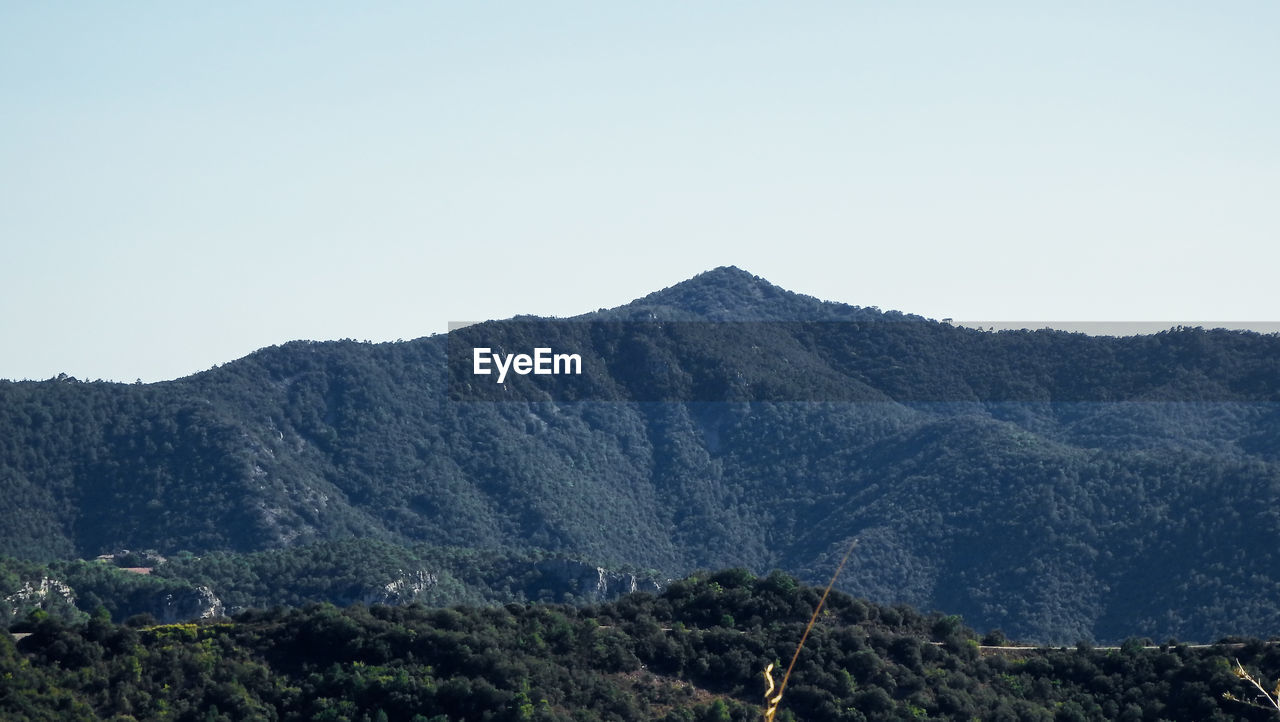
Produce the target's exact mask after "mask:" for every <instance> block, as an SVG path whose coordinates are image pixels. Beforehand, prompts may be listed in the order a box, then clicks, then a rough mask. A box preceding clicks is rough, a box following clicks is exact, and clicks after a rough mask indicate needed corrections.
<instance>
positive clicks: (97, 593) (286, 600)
mask: <svg viewBox="0 0 1280 722" xmlns="http://www.w3.org/2000/svg"><path fill="white" fill-rule="evenodd" d="M130 568H131V569H130ZM143 572H145V573H143ZM664 582H665V579H662V578H659V577H658V576H657V573H656V572H654V571H653V570H648V571H644V570H625V569H622V570H619V569H614V570H603V569H601V568H599V567H597V566H596V565H595V564H591V563H588V562H584V561H580V560H576V559H572V558H566V557H565V556H563V555H556V554H551V553H549V552H543V551H538V550H526V551H508V550H476V549H462V548H448V547H428V546H424V545H418V546H415V547H404V546H397V545H394V544H389V543H386V542H379V541H375V540H359V539H351V540H345V541H336V542H316V543H314V544H309V545H302V546H297V547H290V548H288V549H273V550H267V551H262V552H253V553H249V554H237V553H232V552H215V553H212V554H208V555H205V556H203V557H196V556H193V555H190V554H184V555H181V556H178V557H175V558H172V559H164V558H162V557H158V556H157V555H154V554H150V553H147V554H140V553H136V552H134V553H129V554H121V555H119V556H116V557H115V558H113V559H110V560H95V561H84V560H74V561H55V562H50V563H47V564H39V563H34V562H26V561H21V560H17V559H12V558H3V557H0V622H7V621H9V620H13V619H20V618H23V617H25V616H26V615H27V614H29V613H30V612H32V611H35V610H41V611H44V612H46V613H48V614H49V615H51V616H53V617H55V618H58V619H62V620H64V621H69V622H75V621H83V620H84V619H87V618H88V617H89V616H90V615H92V614H94V613H95V612H98V611H99V610H100V609H101V610H105V612H106V613H107V615H108V617H109V618H110V619H112V620H114V621H116V622H123V621H125V620H127V619H129V618H130V617H133V616H135V615H143V616H144V617H146V618H147V619H149V620H150V621H168V622H174V621H189V620H192V619H196V618H199V617H201V616H221V615H222V614H234V613H236V612H239V611H242V610H245V609H249V608H261V609H268V608H271V607H275V606H302V605H304V604H306V603H308V602H328V603H330V604H336V605H338V606H348V605H351V604H354V603H364V604H390V605H407V604H410V603H412V602H418V603H422V604H427V605H431V606H449V605H454V604H472V605H488V604H504V603H507V602H526V601H542V602H563V603H570V604H585V603H589V602H598V601H604V600H606V599H611V598H614V597H617V596H620V595H621V594H623V593H625V592H627V591H630V590H631V587H632V585H633V584H634V585H636V586H637V587H639V588H647V589H651V590H657V589H658V588H659V587H660V585H661V584H662V583H664Z"/></svg>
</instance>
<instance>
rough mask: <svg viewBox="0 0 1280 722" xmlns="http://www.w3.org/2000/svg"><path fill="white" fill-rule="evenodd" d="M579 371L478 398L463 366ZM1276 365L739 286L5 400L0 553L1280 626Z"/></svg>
mask: <svg viewBox="0 0 1280 722" xmlns="http://www.w3.org/2000/svg"><path fill="white" fill-rule="evenodd" d="M480 342H484V343H485V344H490V345H488V346H486V348H490V349H495V350H496V351H495V352H504V353H514V352H517V351H521V350H523V351H526V352H531V351H532V349H534V348H535V347H538V346H541V345H543V344H547V345H549V346H550V347H552V348H554V349H556V350H557V351H561V350H563V351H566V352H569V351H572V352H573V353H576V354H578V355H579V356H581V359H582V366H583V367H584V370H583V373H581V374H577V375H565V376H538V375H534V374H529V375H519V374H515V373H513V374H512V375H511V378H509V379H508V380H507V382H506V383H504V384H498V383H496V382H495V380H494V379H495V378H496V376H488V377H485V376H479V375H475V374H473V373H471V370H472V365H471V364H472V363H473V361H474V356H473V351H474V349H475V348H477V344H479V343H480ZM1276 358H1280V337H1277V336H1275V335H1270V336H1264V335H1259V334H1255V333H1248V332H1235V331H1222V330H1205V329H1200V328H1177V329H1171V330H1170V331H1167V332H1164V333H1161V334H1155V335H1151V336H1135V337H1129V338H1105V337H1089V336H1084V335H1081V334H1069V333H1063V332H1056V331H1048V330H1040V331H1004V332H999V333H987V332H982V331H978V330H973V329H964V328H957V327H953V326H951V325H948V324H945V323H938V322H934V321H931V320H928V319H924V318H921V317H919V316H912V315H907V314H902V313H898V312H892V311H890V312H881V311H880V310H878V309H875V308H861V307H856V306H849V305H844V304H839V303H831V302H826V301H820V300H818V299H814V298H811V297H808V296H803V295H799V294H795V293H791V292H789V291H786V290H783V289H780V288H778V287H776V286H774V285H772V284H770V283H768V282H767V281H764V280H763V279H760V278H758V277H756V276H753V275H751V274H749V273H747V272H745V271H742V270H739V269H735V268H721V269H716V270H714V271H710V272H708V273H705V274H702V275H699V276H697V277H695V278H693V279H690V280H688V281H685V282H684V283H680V284H677V285H676V286H673V287H671V288H667V289H664V290H661V291H658V292H656V293H653V294H650V295H649V296H646V297H644V298H642V299H639V300H637V301H634V302H632V303H630V304H627V305H625V306H622V307H619V308H615V309H607V310H605V309H602V310H600V311H597V312H595V313H591V314H586V315H584V316H581V317H577V318H574V319H537V318H532V317H519V318H517V319H512V320H510V321H505V322H490V323H486V324H479V325H477V326H471V327H467V328H464V329H461V330H458V331H454V332H452V333H450V334H449V335H447V336H445V335H438V336H432V337H427V338H421V339H416V340H413V341H407V342H397V343H386V344H367V343H356V342H352V341H336V342H323V343H316V342H293V343H288V344H284V345H282V346H275V347H271V348H266V349H262V350H260V351H258V352H256V353H254V354H251V355H250V356H247V357H245V358H243V359H240V360H237V361H234V362H231V363H228V364H225V365H223V366H221V367H218V368H215V369H212V370H210V371H207V372H204V373H200V374H196V375H194V376H190V377H187V378H183V379H178V380H176V381H170V382H164V383H157V384H147V385H124V384H110V383H82V382H78V381H76V380H74V379H70V378H57V379H51V380H49V381H43V382H20V383H14V382H3V383H0V489H2V490H3V492H4V493H3V495H0V496H2V498H3V500H0V530H3V534H2V535H0V553H4V554H8V555H11V556H14V557H19V558H22V559H28V560H33V561H41V562H47V561H51V560H56V559H73V558H92V557H94V556H97V555H99V554H103V553H108V552H112V551H115V550H118V549H121V548H128V549H151V550H155V551H157V552H159V553H161V554H164V555H166V556H172V555H176V554H178V553H179V552H184V551H185V552H189V553H191V554H194V555H205V554H209V553H213V552H235V553H243V554H248V553H255V552H260V551H264V550H272V549H283V548H294V547H305V546H307V545H312V544H316V543H321V542H325V541H327V540H343V539H349V538H360V539H365V540H371V541H377V542H384V543H389V544H393V545H404V546H409V545H428V546H433V547H462V548H473V549H507V550H517V551H525V550H543V551H546V552H550V553H555V554H561V555H569V556H573V557H575V558H581V559H590V560H593V561H595V562H597V563H600V564H603V565H606V566H610V567H619V566H626V567H631V568H635V569H647V570H651V571H652V573H653V574H654V575H665V576H668V577H677V576H681V575H683V574H685V573H688V572H690V571H692V570H694V569H698V568H723V567H734V566H741V567H746V568H749V569H752V570H756V571H758V572H766V571H768V570H770V569H773V568H779V569H783V570H787V571H790V572H793V573H797V574H799V575H800V576H801V577H802V578H803V579H805V580H806V581H810V582H817V581H821V580H824V579H825V578H826V577H827V576H828V575H829V574H830V570H831V569H832V567H833V566H834V561H835V560H836V559H838V557H839V554H840V553H841V552H842V551H843V549H844V547H845V546H846V545H847V543H848V540H849V539H851V538H854V537H856V538H858V539H859V540H860V545H859V548H858V551H857V553H856V555H855V557H854V558H853V559H851V560H850V563H849V566H848V568H847V569H846V570H845V573H844V575H843V576H842V577H841V586H842V587H843V588H844V589H845V590H846V591H849V592H852V593H855V594H859V595H863V596H866V597H869V598H871V599H873V600H876V601H878V602H883V603H908V604H912V605H916V606H919V607H923V608H926V609H931V608H939V609H945V610H947V611H948V612H952V613H959V614H961V615H963V616H964V618H965V619H966V620H967V621H968V622H969V623H971V624H973V625H975V626H977V627H979V628H985V629H990V628H993V627H1000V628H1002V629H1004V630H1005V632H1007V633H1009V634H1011V635H1013V636H1016V637H1018V638H1024V639H1034V640H1040V641H1048V642H1063V643H1073V642H1075V641H1076V640H1079V639H1102V640H1107V639H1112V640H1114V639H1120V638H1123V637H1127V636H1132V635H1139V636H1150V637H1153V638H1161V639H1163V638H1166V637H1170V636H1174V637H1179V638H1185V639H1198V640H1200V639H1211V638H1216V637H1217V636H1221V635H1224V634H1254V635H1260V636H1265V635H1268V634H1272V633H1275V632H1276V630H1278V629H1280V594H1278V593H1277V592H1280V572H1277V571H1275V570H1276V569H1280V566H1277V564H1276V562H1277V561H1280V560H1278V559H1277V553H1278V550H1280V508H1278V507H1277V503H1276V502H1277V497H1278V496H1280V444H1278V443H1277V440H1278V439H1280V404H1278V403H1277V402H1280V368H1278V367H1277V365H1276V363H1275V359H1276Z"/></svg>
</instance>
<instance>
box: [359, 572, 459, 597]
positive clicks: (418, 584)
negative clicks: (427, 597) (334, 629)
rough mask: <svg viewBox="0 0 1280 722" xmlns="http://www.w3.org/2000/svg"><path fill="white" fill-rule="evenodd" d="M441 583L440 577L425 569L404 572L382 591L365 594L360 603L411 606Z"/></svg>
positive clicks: (377, 590)
mask: <svg viewBox="0 0 1280 722" xmlns="http://www.w3.org/2000/svg"><path fill="white" fill-rule="evenodd" d="M439 581H440V579H439V577H437V576H436V575H435V574H432V573H431V572H428V571H426V570H423V569H417V570H415V571H412V572H406V571H403V570H402V571H401V572H400V576H398V577H397V578H396V579H394V580H392V581H390V582H388V583H387V584H385V585H384V586H383V587H382V588H381V589H371V590H369V591H368V592H365V594H364V596H363V597H362V598H361V599H360V601H362V602H364V603H365V604H410V603H412V602H413V601H414V600H415V599H417V598H418V596H419V595H421V594H422V593H424V592H426V591H427V590H428V589H431V588H432V587H434V586H435V585H436V584H437V583H438V582H439Z"/></svg>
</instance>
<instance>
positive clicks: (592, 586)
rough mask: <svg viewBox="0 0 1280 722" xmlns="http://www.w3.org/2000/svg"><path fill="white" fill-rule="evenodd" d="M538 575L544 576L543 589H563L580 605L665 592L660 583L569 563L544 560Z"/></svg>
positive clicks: (622, 573) (632, 575) (595, 567)
mask: <svg viewBox="0 0 1280 722" xmlns="http://www.w3.org/2000/svg"><path fill="white" fill-rule="evenodd" d="M538 571H539V572H541V573H542V574H543V579H542V580H541V586H543V587H548V588H559V587H563V589H562V590H559V591H562V592H568V593H570V594H573V595H574V597H576V598H577V599H578V600H579V601H587V602H604V601H608V600H610V599H616V598H618V597H620V596H622V595H623V594H630V593H631V592H650V593H653V594H657V593H658V592H660V591H662V585H661V584H659V583H658V582H657V580H654V579H650V578H647V577H640V576H636V575H635V574H629V573H624V572H611V571H609V570H608V569H605V568H604V567H597V566H592V565H590V564H584V563H583V562H576V561H572V560H569V559H545V560H543V561H541V562H538Z"/></svg>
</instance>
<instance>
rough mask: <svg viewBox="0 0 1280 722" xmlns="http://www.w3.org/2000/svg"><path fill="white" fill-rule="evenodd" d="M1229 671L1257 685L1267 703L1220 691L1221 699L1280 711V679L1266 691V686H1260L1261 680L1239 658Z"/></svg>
mask: <svg viewBox="0 0 1280 722" xmlns="http://www.w3.org/2000/svg"><path fill="white" fill-rule="evenodd" d="M1231 671H1233V672H1235V673H1236V676H1237V677H1239V678H1240V679H1243V680H1245V681H1246V682H1248V683H1249V684H1252V685H1253V686H1254V687H1257V688H1258V691H1259V692H1261V693H1262V697H1263V698H1264V699H1266V700H1267V704H1260V703H1258V702H1255V701H1251V700H1243V699H1240V698H1239V697H1237V696H1235V695H1234V694H1231V693H1230V692H1223V693H1222V697H1223V699H1229V700H1231V701H1232V702H1239V703H1240V704H1247V705H1249V706H1251V707H1257V708H1259V709H1275V710H1277V711H1280V681H1277V682H1276V687H1275V689H1273V690H1271V691H1270V692H1268V691H1267V688H1266V687H1263V686H1262V682H1259V681H1258V678H1257V677H1254V676H1253V675H1252V674H1249V672H1248V671H1247V670H1245V668H1244V665H1243V664H1240V660H1239V659H1237V660H1236V668H1235V669H1233V670H1231Z"/></svg>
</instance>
